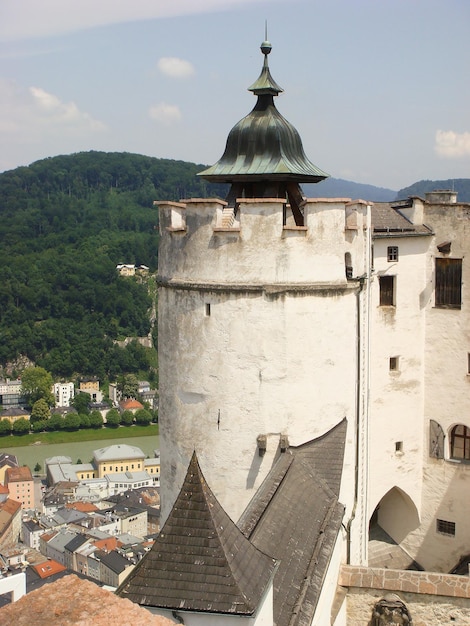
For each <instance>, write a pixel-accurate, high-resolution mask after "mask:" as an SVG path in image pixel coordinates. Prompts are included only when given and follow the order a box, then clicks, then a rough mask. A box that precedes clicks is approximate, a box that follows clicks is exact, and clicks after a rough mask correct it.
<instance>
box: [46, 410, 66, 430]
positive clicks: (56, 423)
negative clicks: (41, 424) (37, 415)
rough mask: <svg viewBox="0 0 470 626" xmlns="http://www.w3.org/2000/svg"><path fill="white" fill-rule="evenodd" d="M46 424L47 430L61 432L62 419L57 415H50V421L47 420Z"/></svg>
mask: <svg viewBox="0 0 470 626" xmlns="http://www.w3.org/2000/svg"><path fill="white" fill-rule="evenodd" d="M46 424H47V425H46V428H47V430H62V428H63V427H64V418H63V417H61V416H60V415H59V414H58V413H54V414H53V415H51V417H50V419H48V420H47V422H46Z"/></svg>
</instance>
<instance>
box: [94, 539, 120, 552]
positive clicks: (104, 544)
mask: <svg viewBox="0 0 470 626" xmlns="http://www.w3.org/2000/svg"><path fill="white" fill-rule="evenodd" d="M118 544H119V542H118V540H117V539H116V537H109V539H97V540H96V541H94V542H93V545H94V546H96V547H97V548H98V550H104V551H106V552H111V550H115V549H116V548H117V547H118Z"/></svg>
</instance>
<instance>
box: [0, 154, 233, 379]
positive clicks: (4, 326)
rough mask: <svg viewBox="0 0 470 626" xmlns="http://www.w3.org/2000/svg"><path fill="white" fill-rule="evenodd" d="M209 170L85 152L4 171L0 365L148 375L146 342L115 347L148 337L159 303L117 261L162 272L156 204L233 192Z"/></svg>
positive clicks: (0, 186)
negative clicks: (207, 176)
mask: <svg viewBox="0 0 470 626" xmlns="http://www.w3.org/2000/svg"><path fill="white" fill-rule="evenodd" d="M204 167H205V166H204V165H196V164H194V163H186V162H183V161H171V160H166V159H156V158H152V157H146V156H141V155H136V154H127V153H104V152H86V153H79V154H74V155H69V156H58V157H53V158H49V159H44V160H41V161H37V162H35V163H33V164H32V165H30V166H29V167H19V168H17V169H15V170H12V171H9V172H4V173H3V174H0V241H1V246H0V262H1V267H2V280H1V281H0V311H1V313H0V368H1V367H4V366H6V364H7V363H9V362H12V361H15V359H17V358H18V357H20V356H25V357H27V358H28V359H30V360H31V361H33V362H34V363H35V364H37V365H41V366H42V367H45V368H46V369H47V370H49V371H50V372H51V373H52V374H53V375H54V376H56V377H58V376H65V377H69V376H73V375H76V374H82V375H91V374H97V375H98V376H100V377H101V378H104V377H105V376H109V377H111V378H113V377H114V376H116V375H117V374H119V373H125V372H137V371H142V370H146V369H148V367H149V364H150V362H151V359H152V358H153V357H152V355H149V354H148V352H147V351H145V350H144V349H143V348H141V346H140V345H136V344H131V345H130V346H128V347H127V348H126V349H122V348H119V347H117V345H116V344H115V343H114V342H113V340H114V339H123V338H124V337H127V336H143V335H146V334H147V333H148V332H149V329H150V310H151V304H152V303H151V298H150V296H149V294H148V289H147V285H146V284H142V283H139V282H138V281H136V280H134V279H125V278H122V277H120V276H118V274H117V272H116V265H117V264H118V263H135V264H137V265H141V264H143V265H147V266H149V267H150V271H151V272H153V271H155V270H156V267H157V256H158V229H156V228H155V227H156V226H157V220H158V215H157V211H156V209H154V208H153V206H152V205H153V201H154V200H156V199H168V200H179V199H180V198H184V197H190V196H193V197H194V196H196V197H201V196H207V195H211V196H215V195H217V194H218V195H221V196H222V197H223V196H224V195H225V192H226V190H225V187H223V186H218V185H211V186H210V190H208V188H207V187H208V185H207V183H205V182H204V181H202V180H200V179H199V178H198V177H196V173H197V172H198V171H201V170H202V169H204ZM1 373H2V371H1V369H0V374H1Z"/></svg>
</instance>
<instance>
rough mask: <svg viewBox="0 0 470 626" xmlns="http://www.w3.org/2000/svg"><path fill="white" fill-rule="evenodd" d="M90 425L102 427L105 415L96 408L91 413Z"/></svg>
mask: <svg viewBox="0 0 470 626" xmlns="http://www.w3.org/2000/svg"><path fill="white" fill-rule="evenodd" d="M90 426H91V427H92V428H102V426H103V416H102V415H101V413H100V412H99V411H97V410H96V409H95V410H93V411H92V412H91V413H90Z"/></svg>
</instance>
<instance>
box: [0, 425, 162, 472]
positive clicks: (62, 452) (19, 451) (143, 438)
mask: <svg viewBox="0 0 470 626" xmlns="http://www.w3.org/2000/svg"><path fill="white" fill-rule="evenodd" d="M124 430H125V429H124V428H123V429H120V428H119V429H116V431H117V432H119V434H120V435H122V433H123V431H124ZM143 431H146V434H142V432H143ZM99 432H100V431H99ZM103 432H104V433H106V434H109V429H103ZM112 432H113V433H114V432H115V431H114V430H113V431H112ZM134 432H135V431H133V433H134ZM137 432H138V433H140V436H136V435H134V434H133V436H132V437H131V438H130V437H128V436H126V435H124V436H121V437H119V438H116V437H114V438H112V439H109V438H106V439H99V440H97V439H94V440H91V441H75V442H73V441H70V440H69V441H66V442H62V443H52V444H51V443H41V444H40V445H26V446H25V445H22V446H17V447H13V448H10V447H9V446H6V445H5V443H6V442H7V441H8V437H2V439H0V452H5V453H6V454H13V455H15V456H16V457H17V458H18V463H19V465H27V466H28V467H29V468H30V470H31V471H32V472H33V473H39V474H41V475H44V472H45V464H44V462H45V460H46V459H48V458H50V457H53V456H68V457H70V458H71V459H72V463H76V462H77V461H82V463H91V461H92V459H93V452H94V451H95V450H99V449H100V448H106V447H108V446H111V445H114V444H125V443H127V444H129V445H131V446H136V447H137V448H140V449H141V450H142V452H143V453H144V454H145V456H146V457H148V458H151V457H153V456H154V454H155V450H157V449H158V448H159V446H160V442H159V437H158V435H156V434H155V432H156V431H155V427H153V428H152V429H150V428H147V427H144V428H141V429H140V430H139V431H137ZM37 464H39V466H40V468H41V469H40V470H39V472H34V468H35V467H36V465H37Z"/></svg>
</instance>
